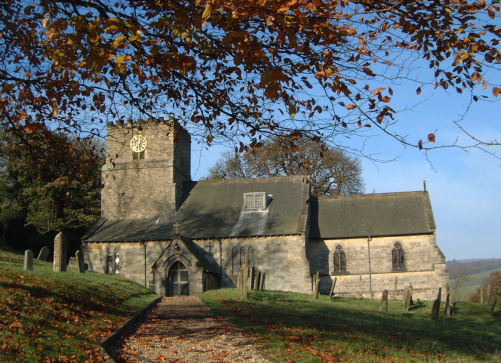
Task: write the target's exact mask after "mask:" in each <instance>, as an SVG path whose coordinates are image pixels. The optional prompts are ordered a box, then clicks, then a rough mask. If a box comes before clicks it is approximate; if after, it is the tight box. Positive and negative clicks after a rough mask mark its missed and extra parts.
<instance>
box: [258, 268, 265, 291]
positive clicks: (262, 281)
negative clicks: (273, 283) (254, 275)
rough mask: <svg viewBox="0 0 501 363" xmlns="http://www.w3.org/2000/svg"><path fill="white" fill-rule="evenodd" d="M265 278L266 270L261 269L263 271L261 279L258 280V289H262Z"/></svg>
mask: <svg viewBox="0 0 501 363" xmlns="http://www.w3.org/2000/svg"><path fill="white" fill-rule="evenodd" d="M265 280H266V272H264V271H263V273H262V274H261V281H260V282H259V290H264V287H265V285H264V282H265Z"/></svg>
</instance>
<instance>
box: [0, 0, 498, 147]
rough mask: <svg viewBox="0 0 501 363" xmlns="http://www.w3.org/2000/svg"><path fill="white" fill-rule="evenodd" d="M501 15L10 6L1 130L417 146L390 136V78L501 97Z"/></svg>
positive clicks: (4, 8)
mask: <svg viewBox="0 0 501 363" xmlns="http://www.w3.org/2000/svg"><path fill="white" fill-rule="evenodd" d="M498 12H499V5H498V4H497V2H496V1H484V0H481V1H467V0H444V1H434V0H428V1H410V0H405V1H394V0H382V1H372V0H364V1H349V0H338V1H326V0H311V1H307V0H193V1H190V0H184V1H183V0H179V1H136V0H134V1H133V0H102V1H93V0H81V1H69V0H66V1H62V0H61V1H57V0H45V1H41V0H39V1H24V0H9V1H1V3H0V17H1V26H0V49H1V51H2V57H3V62H2V63H1V64H0V120H1V124H2V125H3V126H8V127H10V128H17V129H23V130H24V131H25V132H27V133H30V132H33V131H34V130H37V129H39V128H42V127H44V125H47V126H49V127H51V128H58V129H60V130H67V131H71V132H74V133H78V134H79V135H80V134H81V133H83V134H89V133H91V134H92V133H98V132H99V131H100V129H101V127H102V123H104V122H105V121H113V122H120V121H123V120H126V119H128V118H133V119H136V118H148V117H160V116H163V115H165V114H167V113H171V114H174V115H177V116H179V118H180V119H181V120H183V121H184V122H187V123H189V124H190V125H194V126H196V127H198V130H200V131H201V132H203V133H204V135H205V137H207V140H208V141H209V142H210V141H211V140H212V139H213V138H214V137H215V136H217V135H218V134H222V135H225V136H228V137H231V138H241V137H242V136H245V137H248V138H247V139H246V140H248V142H247V141H246V143H247V144H251V145H256V144H257V143H259V140H260V136H262V135H263V134H270V133H273V134H277V133H282V134H283V133H292V134H295V133H296V134H297V133H300V134H306V135H308V136H310V137H324V136H325V137H328V136H332V135H338V134H342V133H346V132H349V133H357V132H360V130H363V129H364V128H365V127H376V128H378V129H381V131H382V132H388V133H390V134H391V135H392V136H394V137H396V138H397V139H398V140H399V141H401V142H403V143H408V144H411V145H413V146H416V147H417V146H418V143H417V139H410V140H408V139H405V138H402V137H399V136H397V135H395V134H392V133H391V128H388V126H389V125H390V124H391V121H392V120H393V119H394V117H395V110H394V109H393V108H392V97H393V95H394V93H395V92H398V89H397V88H396V87H395V85H394V81H395V80H399V79H403V78H411V79H413V80H414V81H415V82H416V94H419V93H420V92H421V86H422V84H423V83H428V84H430V83H431V84H433V85H434V86H435V87H438V88H443V89H452V90H455V91H456V92H459V93H461V92H463V91H465V90H473V94H472V98H473V100H478V99H479V97H481V96H486V95H489V96H498V95H499V93H500V92H501V89H500V88H499V87H498V86H497V85H496V84H495V83H491V80H488V79H486V71H487V70H489V69H490V68H492V67H494V66H496V65H498V64H499V62H500V61H501V53H500V51H499V50H498V43H499V36H500V30H499V28H498V25H496V21H497V20H496V19H497V18H496V17H497V14H498ZM417 60H419V62H420V63H419V66H420V69H419V74H418V75H416V74H412V73H411V71H410V70H409V68H408V63H409V61H417ZM492 81H494V80H492ZM416 97H418V95H416ZM197 125H198V126H197ZM419 137H420V138H422V139H423V140H424V146H423V141H420V143H419V147H420V148H421V147H426V146H427V145H431V144H432V143H434V142H435V136H434V135H428V137H426V136H424V137H423V136H419Z"/></svg>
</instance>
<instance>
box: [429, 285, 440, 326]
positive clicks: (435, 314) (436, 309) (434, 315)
mask: <svg viewBox="0 0 501 363" xmlns="http://www.w3.org/2000/svg"><path fill="white" fill-rule="evenodd" d="M441 300H442V288H439V289H438V296H437V298H436V299H435V301H434V302H433V308H432V309H431V320H438V319H439V317H440V302H441Z"/></svg>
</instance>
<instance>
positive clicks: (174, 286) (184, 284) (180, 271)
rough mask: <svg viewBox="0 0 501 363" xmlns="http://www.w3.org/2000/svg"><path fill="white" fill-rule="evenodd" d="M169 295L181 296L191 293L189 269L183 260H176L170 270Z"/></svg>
mask: <svg viewBox="0 0 501 363" xmlns="http://www.w3.org/2000/svg"><path fill="white" fill-rule="evenodd" d="M168 282H169V288H168V291H169V296H180V295H189V294H190V284H189V282H188V269H187V268H186V266H185V265H184V264H183V263H181V262H179V261H178V262H175V263H174V264H173V265H172V267H171V268H170V271H169V278H168Z"/></svg>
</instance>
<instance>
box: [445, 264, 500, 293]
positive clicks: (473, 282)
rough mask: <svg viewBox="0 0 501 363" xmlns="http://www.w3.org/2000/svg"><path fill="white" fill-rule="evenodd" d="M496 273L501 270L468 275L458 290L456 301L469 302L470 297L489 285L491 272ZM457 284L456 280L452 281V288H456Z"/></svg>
mask: <svg viewBox="0 0 501 363" xmlns="http://www.w3.org/2000/svg"><path fill="white" fill-rule="evenodd" d="M494 271H501V268H497V269H494V270H488V271H483V272H479V273H476V274H472V275H467V277H466V279H465V281H464V282H463V283H462V285H461V287H460V288H459V290H458V293H457V297H456V300H458V301H469V298H470V296H471V295H472V294H474V293H475V292H476V291H477V289H478V288H479V287H480V286H485V285H486V284H488V283H489V276H490V274H491V272H494ZM455 283H456V281H455V280H451V286H455Z"/></svg>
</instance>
